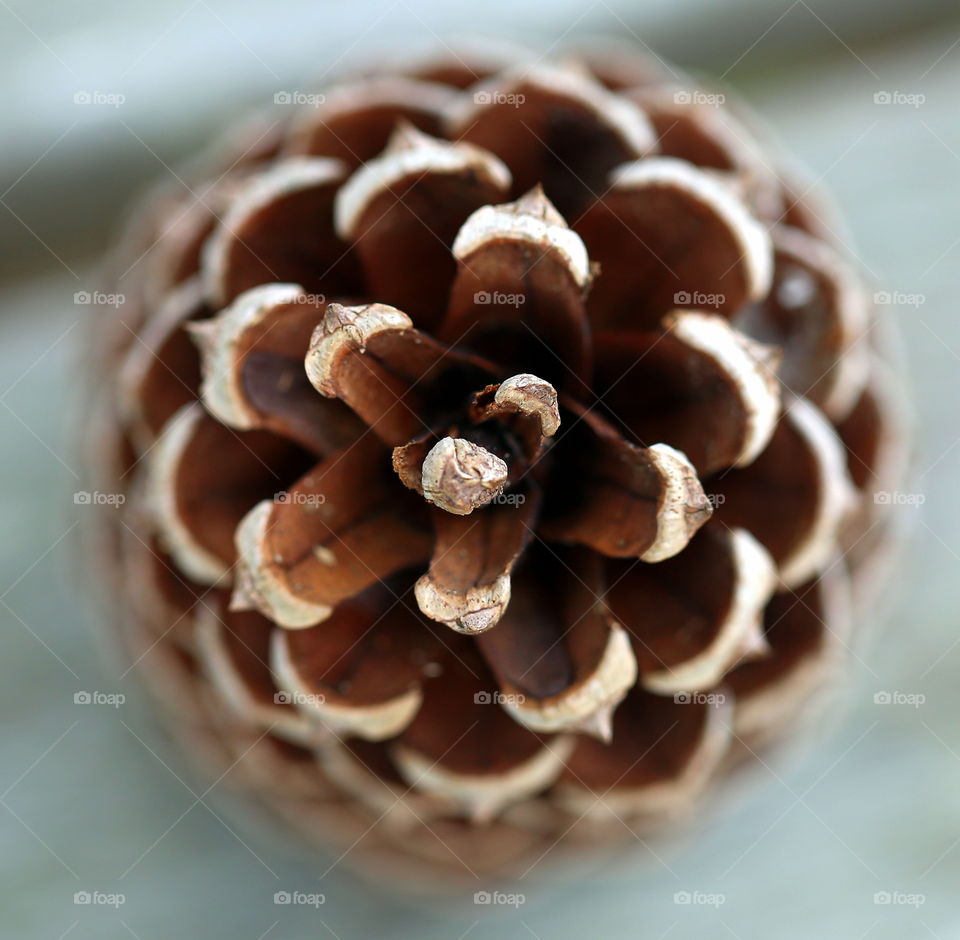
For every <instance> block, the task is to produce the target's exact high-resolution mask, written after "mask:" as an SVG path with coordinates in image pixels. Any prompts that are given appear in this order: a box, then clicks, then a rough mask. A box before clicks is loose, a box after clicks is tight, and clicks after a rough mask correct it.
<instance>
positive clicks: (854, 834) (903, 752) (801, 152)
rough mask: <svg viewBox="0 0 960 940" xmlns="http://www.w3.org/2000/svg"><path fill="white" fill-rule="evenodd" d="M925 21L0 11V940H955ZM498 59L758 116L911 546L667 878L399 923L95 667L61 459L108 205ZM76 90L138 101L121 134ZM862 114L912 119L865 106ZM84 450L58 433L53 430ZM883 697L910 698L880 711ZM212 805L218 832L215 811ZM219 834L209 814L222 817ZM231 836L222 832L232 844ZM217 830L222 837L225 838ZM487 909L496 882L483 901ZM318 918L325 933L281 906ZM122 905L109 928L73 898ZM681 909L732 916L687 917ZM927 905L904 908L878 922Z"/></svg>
mask: <svg viewBox="0 0 960 940" xmlns="http://www.w3.org/2000/svg"><path fill="white" fill-rule="evenodd" d="M954 7H955V5H954V4H947V3H944V4H938V3H935V2H932V0H915V2H903V3H900V4H896V3H887V4H883V3H869V2H865V0H863V2H861V0H854V2H848V3H844V4H842V5H841V4H837V3H833V2H814V0H809V2H804V0H797V2H793V3H790V2H788V0H770V2H761V0H731V2H728V3H725V4H724V3H719V2H709V0H679V2H677V0H674V2H672V3H668V2H666V0H664V2H662V3H658V2H643V3H628V2H625V0H621V2H613V0H609V2H598V3H589V2H587V3H575V2H573V0H551V2H549V3H548V2H541V3H525V4H520V3H516V2H515V0H485V2H484V3H482V4H479V5H476V4H467V5H463V6H458V7H456V8H455V7H454V5H452V4H441V3H440V2H439V0H438V2H434V3H425V2H416V3H414V2H391V0H382V2H380V0H378V2H370V3H349V4H345V3H342V2H337V3H333V2H320V3H318V2H313V3H307V2H296V0H283V2H274V3H270V4H266V3H229V2H220V0H196V2H191V0H156V2H154V3H153V4H151V5H150V6H149V7H147V8H142V9H135V5H134V4H130V3H128V2H121V0H76V2H72V3H70V4H66V3H63V2H53V0H0V76H2V83H0V88H2V92H0V94H2V101H3V107H2V116H0V140H2V141H3V144H2V146H0V278H2V279H3V280H2V284H0V493H2V497H0V524H2V529H0V531H2V532H3V534H4V538H3V540H2V543H0V617H2V619H3V630H2V632H0V662H2V664H3V681H2V683H0V738H2V752H0V753H2V762H0V866H2V868H0V936H2V937H4V938H6V937H11V938H18V940H19V938H30V940H34V938H36V940H41V938H53V940H56V938H60V937H67V936H68V937H71V938H75V940H79V938H96V940H105V938H114V937H121V938H123V937H135V938H140V940H154V938H156V940H166V938H170V937H184V938H203V940H205V938H229V940H248V938H249V940H257V938H261V937H269V938H271V940H279V938H307V937H310V938H314V937H316V938H339V940H368V938H378V937H387V936H390V937H398V938H411V940H412V938H449V940H457V938H461V937H470V938H473V940H479V938H488V937H495V936H507V937H528V936H529V937H539V938H544V940H547V938H559V940H567V938H570V940H573V938H581V937H585V936H587V937H602V938H608V937H610V938H619V937H631V938H632V937H644V938H647V937H649V938H659V937H669V938H688V937H689V938H694V937H696V938H700V937H711V938H712V937H726V936H729V937H740V938H752V937H762V938H770V937H774V938H781V937H782V938H789V940H792V938H797V940H800V938H804V940H805V938H811V937H817V938H819V937H831V938H833V937H839V938H848V937H849V938H857V937H868V938H916V937H925V936H930V937H938V938H953V937H960V910H958V903H957V885H958V882H960V786H958V779H960V725H958V722H957V720H956V715H957V713H958V706H960V686H958V682H957V676H958V674H960V649H957V646H958V645H960V633H958V624H960V618H958V606H960V605H958V599H960V578H958V570H960V565H958V563H960V556H958V551H960V539H958V537H957V530H958V526H960V496H958V491H957V486H956V480H957V477H958V474H957V464H956V458H957V454H958V448H957V444H958V433H960V432H958V421H957V404H956V403H957V383H956V376H957V373H958V359H960V317H958V296H960V291H958V289H957V281H958V277H957V270H958V264H960V119H958V108H957V90H958V87H960V18H958V17H957V16H956V15H953V14H951V12H950V11H951V9H953V8H954ZM478 27H479V28H482V30H483V31H484V32H487V33H492V34H496V33H505V34H507V35H523V36H525V37H527V38H533V39H534V40H537V41H539V44H540V45H541V47H545V46H549V45H550V44H551V43H552V42H553V41H555V40H556V39H558V38H560V37H561V36H562V35H564V34H566V35H568V36H569V35H571V34H577V33H580V32H583V31H588V30H589V31H599V32H606V33H610V34H617V35H620V36H623V37H626V38H630V37H631V35H633V36H635V37H636V38H637V39H638V40H641V39H642V41H643V42H645V43H651V44H653V45H655V46H656V47H657V48H658V49H659V50H661V51H663V52H664V53H666V54H668V55H669V56H670V57H672V58H673V59H675V60H677V61H679V62H681V63H682V64H683V65H685V66H691V67H699V68H701V69H703V70H704V71H706V72H708V73H709V74H711V75H712V76H714V77H717V78H720V79H722V81H723V82H724V83H726V84H728V85H730V86H731V87H733V88H735V89H737V90H738V91H740V92H741V93H742V94H744V95H745V96H747V97H748V99H749V100H750V101H751V102H752V103H753V105H754V106H755V108H756V109H757V110H758V111H759V113H760V114H761V115H762V116H763V117H764V118H765V119H766V120H767V121H768V122H769V123H770V124H771V125H772V126H773V127H774V128H775V129H776V131H777V133H778V134H779V136H780V137H781V138H782V140H783V141H784V143H785V144H786V145H787V147H788V148H789V149H791V150H792V151H794V152H795V153H796V154H797V155H798V156H799V157H800V158H801V159H802V160H803V162H804V163H805V164H806V165H807V166H808V167H809V168H810V169H811V171H812V172H813V174H814V176H815V177H817V178H821V179H822V180H823V182H824V183H825V184H826V185H827V186H829V187H830V188H831V189H832V190H833V192H834V193H835V195H836V197H837V200H838V202H839V203H840V205H841V206H842V208H843V210H844V212H845V214H846V216H847V219H848V221H849V225H850V229H851V232H852V246H856V248H855V250H856V254H857V258H858V259H859V262H860V265H861V267H862V269H863V270H864V271H865V272H866V274H867V276H868V277H870V278H871V279H872V280H873V281H874V282H875V284H876V285H877V286H878V287H879V288H882V289H886V290H889V291H895V292H900V293H902V294H904V295H916V296H915V299H916V302H915V303H914V304H913V305H904V306H902V307H901V308H900V309H899V310H898V311H897V312H896V314H895V316H896V319H897V320H898V322H899V325H900V327H901V332H902V334H903V336H904V338H905V346H906V351H907V355H908V358H909V360H910V365H911V367H912V371H913V377H914V384H915V396H916V404H915V407H916V412H917V426H918V438H919V440H918V455H917V459H916V479H915V482H914V483H913V484H912V485H911V487H912V489H911V491H912V492H916V493H920V494H922V495H923V496H924V497H925V500H926V501H925V504H924V506H923V507H922V508H921V509H920V510H913V511H912V518H911V521H912V528H913V529H914V533H915V536H914V537H915V541H914V543H913V547H912V550H911V551H910V553H909V556H908V557H907V559H906V560H905V563H904V565H903V572H904V573H903V586H902V589H901V591H900V593H899V597H898V599H897V600H896V601H895V602H894V603H891V604H889V605H887V607H886V609H885V610H884V611H883V612H882V613H883V618H882V619H883V624H882V625H881V626H880V628H879V630H878V633H877V635H876V637H875V639H874V641H873V642H872V643H871V644H870V645H869V646H867V647H865V648H862V649H859V650H858V651H857V656H856V658H855V659H854V660H853V662H852V664H851V673H850V689H849V693H848V700H849V707H848V708H847V710H846V711H844V712H843V713H842V715H841V716H840V717H839V718H838V719H837V720H836V721H835V722H834V724H833V727H832V728H831V729H830V730H829V731H828V732H827V733H826V735H825V737H824V738H822V739H821V740H820V741H819V742H818V743H817V744H816V745H815V746H814V747H813V749H812V750H811V751H808V752H807V753H806V754H805V755H804V756H803V757H802V759H795V760H793V761H792V762H790V763H788V764H785V765H778V766H776V767H775V768H773V769H771V770H770V771H769V772H767V771H761V772H760V777H761V778H764V779H760V780H758V781H757V782H756V783H755V785H754V786H753V788H752V789H750V790H749V791H748V792H747V795H746V796H745V797H742V798H740V799H727V800H725V801H724V802H723V804H722V805H721V807H720V808H719V809H718V811H717V812H716V813H715V814H714V816H713V817H712V818H710V819H708V820H707V821H705V822H704V823H703V824H702V826H701V828H700V830H699V831H698V832H697V834H696V835H695V836H694V837H688V838H687V839H685V840H683V841H682V842H681V843H679V844H677V845H675V846H671V847H669V848H666V849H663V850H662V851H659V858H655V857H653V856H652V855H651V854H650V853H648V852H646V851H645V850H644V849H643V848H642V847H638V853H637V856H636V858H635V860H633V861H630V862H624V863H621V864H619V865H617V866H608V867H606V868H605V869H603V870H602V871H600V872H593V873H592V874H584V875H582V876H580V877H579V878H578V879H577V880H576V882H574V883H573V884H566V885H555V886H554V887H552V888H542V887H541V888H536V887H534V886H528V887H521V888H519V889H517V890H521V891H525V892H526V893H527V899H526V903H525V904H524V905H523V906H521V907H520V908H519V909H518V910H510V909H503V910H491V909H488V908H478V907H474V906H471V905H467V906H463V907H452V906H449V905H437V904H427V903H423V902H417V903H410V902H398V901H396V900H392V899H391V898H390V897H389V896H387V895H384V894H380V893H378V892H376V891H373V890H371V889H370V888H367V887H364V886H361V885H359V884H358V883H357V882H355V881H353V880H351V879H350V878H349V877H348V876H346V875H345V874H341V873H339V872H337V873H335V874H333V875H331V876H328V877H327V878H326V879H325V880H324V882H323V883H322V885H321V884H319V883H318V882H317V880H316V872H315V870H314V869H311V867H310V866H309V865H308V864H307V863H305V862H304V860H303V859H301V858H298V857H296V856H295V855H293V854H291V852H290V851H289V850H288V849H286V848H284V847H283V846H281V845H278V844H277V843H276V842H274V841H272V840H271V839H269V838H267V837H266V836H265V835H264V833H262V832H261V831H259V830H258V829H257V828H256V827H250V826H241V827H240V828H238V827H237V826H236V824H235V822H234V821H233V817H231V816H226V815H224V813H225V810H224V806H223V804H222V803H221V802H219V801H218V799H217V793H212V794H209V795H207V796H205V797H204V800H203V802H198V801H197V797H198V796H202V795H203V791H202V789H198V784H197V782H196V781H195V780H194V779H193V778H191V777H189V776H184V777H183V780H184V781H185V782H182V781H181V780H180V779H178V776H176V775H175V774H174V773H173V772H172V771H171V769H168V767H167V766H166V764H169V765H170V767H172V768H173V770H175V771H176V774H178V775H180V776H183V772H182V770H181V769H180V767H179V765H177V764H175V763H174V764H171V763H170V755H169V754H168V753H167V752H165V751H162V750H158V744H157V739H156V737H155V735H154V734H153V733H152V732H151V730H150V726H149V723H148V722H146V721H145V719H144V716H143V714H142V713H141V712H140V711H139V710H138V708H137V707H135V706H134V705H133V704H132V703H131V704H128V705H126V706H124V707H122V708H120V709H117V710H114V709H109V708H106V707H96V706H77V705H74V703H73V696H74V694H75V693H76V692H77V691H80V690H101V691H107V692H109V691H123V692H126V693H128V694H131V695H132V691H131V689H129V688H128V685H127V683H126V682H124V683H118V682H117V680H116V679H115V677H114V676H113V675H112V674H111V672H110V670H109V669H108V668H106V667H104V665H103V663H102V659H101V657H100V655H99V652H98V649H97V646H96V643H95V641H94V639H93V637H92V632H93V628H92V625H90V624H89V623H88V622H87V619H88V618H85V616H84V614H83V611H82V607H83V605H82V604H81V601H80V595H81V594H82V591H83V586H82V585H81V584H79V583H78V582H77V581H76V580H73V581H71V580H70V569H71V562H70V555H71V552H75V550H76V535H77V530H76V528H75V527H74V526H75V524H76V521H77V518H78V514H77V512H76V507H74V506H73V505H72V503H71V499H70V494H71V493H72V492H73V491H74V490H75V489H76V488H77V487H78V483H77V474H78V470H77V467H76V461H75V458H74V456H73V454H72V452H71V449H70V444H69V443H68V437H69V434H68V433H66V432H67V431H68V430H69V432H71V433H77V432H79V433H83V420H84V419H83V415H82V414H80V415H78V414H76V413H75V412H73V411H71V409H70V403H71V400H72V399H73V398H74V397H75V396H74V394H73V392H74V389H75V387H76V384H77V382H76V378H75V377H74V373H73V371H72V370H73V369H74V360H75V357H76V356H77V354H78V350H79V346H80V335H81V333H82V328H83V326H82V324H83V320H84V317H85V316H86V315H88V313H89V310H88V308H84V307H78V306H75V305H74V303H73V294H74V292H75V291H77V290H81V289H84V288H85V287H88V286H89V284H88V281H87V278H88V277H89V275H90V271H91V269H92V268H91V264H92V259H93V258H94V257H95V255H96V254H97V252H98V251H99V250H100V249H101V248H102V246H103V245H104V244H105V243H106V238H107V235H106V231H107V227H108V225H109V223H110V222H111V220H113V221H115V220H116V219H117V218H118V216H119V214H120V213H121V211H122V201H123V199H124V198H126V196H127V195H128V194H129V193H130V192H132V191H134V190H135V189H137V188H138V187H139V186H141V185H142V184H143V183H144V181H146V180H147V179H149V178H151V177H156V176H163V175H164V174H165V173H166V172H167V170H166V169H165V167H166V166H169V165H172V164H174V163H175V162H176V160H177V159H178V158H180V157H181V156H182V155H183V154H184V153H187V152H189V151H190V150H191V149H193V148H194V147H196V146H197V143H198V142H200V141H202V140H203V139H204V137H205V135H206V133H207V129H208V128H209V127H210V126H211V125H216V126H219V125H222V124H223V123H224V122H225V121H226V119H227V116H228V114H229V113H232V112H235V111H237V110H239V109H241V108H242V107H243V106H246V105H249V104H257V103H260V104H264V103H268V102H269V101H270V100H271V99H272V95H273V92H274V91H275V90H277V89H285V88H298V87H300V86H301V85H302V84H303V83H304V78H303V77H304V76H309V75H313V74H317V73H319V72H322V71H323V69H324V68H325V67H327V66H328V65H329V64H330V63H331V62H333V61H334V60H335V59H336V58H337V57H338V56H340V55H341V54H344V53H346V52H349V53H350V54H351V55H356V54H357V53H358V51H362V50H364V49H368V48H370V44H372V43H375V42H377V41H382V40H383V39H384V38H385V37H394V36H398V35H399V36H403V37H406V38H410V39H416V40H419V41H423V40H428V39H430V38H431V35H432V34H433V33H436V34H439V35H449V34H450V33H452V32H458V31H459V32H469V31H470V30H471V29H476V28H478ZM77 91H100V92H106V93H121V94H124V95H125V96H126V102H125V103H124V105H123V106H122V107H120V108H118V109H112V108H108V107H96V106H87V107H84V106H78V105H75V104H74V103H73V95H74V93H75V92H77ZM877 91H891V92H894V91H900V92H903V93H908V94H922V95H924V96H925V101H924V102H923V104H922V105H921V106H919V107H910V106H907V105H887V106H883V105H877V104H875V103H874V99H873V96H874V94H875V93H876V92H877ZM67 425H70V427H69V428H68V427H67ZM878 691H889V692H896V691H899V692H904V693H909V694H914V695H922V696H925V702H924V704H923V705H922V706H921V707H919V708H910V707H904V706H879V705H875V704H874V700H873V697H874V694H875V693H876V692H878ZM207 804H210V806H211V807H212V809H208V808H207ZM214 812H215V813H216V815H214ZM218 817H219V818H218ZM221 820H224V821H223V822H222V821H221ZM482 887H487V886H486V885H478V888H482ZM282 889H283V890H293V889H298V890H304V891H322V892H324V894H325V895H326V903H325V904H324V905H323V906H322V907H321V908H320V909H319V910H316V911H314V910H309V909H302V908H300V909H298V908H289V907H277V906H275V905H274V904H273V903H272V898H273V894H274V892H275V891H277V890H282ZM82 890H89V891H93V890H99V891H104V892H122V893H123V894H124V895H125V898H126V900H125V903H124V904H123V905H122V906H121V907H120V908H119V909H118V910H116V911H114V910H110V909H103V908H90V907H79V906H76V905H74V903H73V895H74V892H77V891H82ZM678 891H699V892H704V893H715V894H722V895H724V897H725V900H724V903H723V904H721V905H720V906H719V907H716V908H714V907H707V906H680V905H677V904H675V903H674V895H675V893H676V892H678ZM877 892H902V893H904V894H916V895H919V896H920V898H919V900H920V901H922V903H919V904H918V906H916V907H910V906H906V905H896V906H886V905H878V904H876V903H875V902H874V895H875V894H876V893H877Z"/></svg>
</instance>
